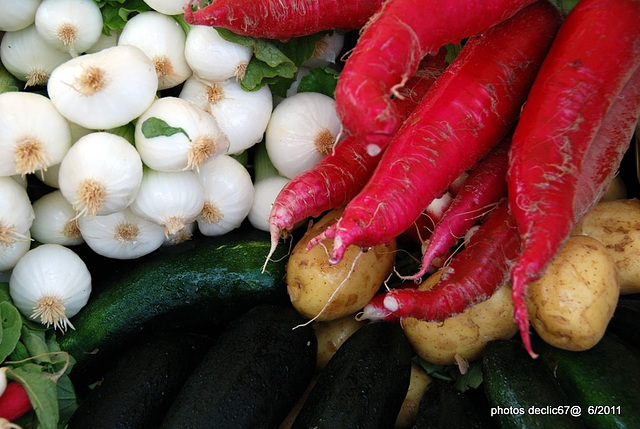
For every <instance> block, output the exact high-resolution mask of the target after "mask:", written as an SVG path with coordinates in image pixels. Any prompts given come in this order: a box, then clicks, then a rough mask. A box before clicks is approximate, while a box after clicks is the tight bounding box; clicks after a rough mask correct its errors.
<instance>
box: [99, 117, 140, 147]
mask: <svg viewBox="0 0 640 429" xmlns="http://www.w3.org/2000/svg"><path fill="white" fill-rule="evenodd" d="M105 131H106V132H107V133H111V134H115V135H117V136H120V137H123V138H124V139H126V140H127V141H128V142H129V143H131V144H134V141H135V137H134V136H135V133H136V127H135V125H133V122H129V123H128V124H124V125H121V126H119V127H116V128H109V129H108V130H105Z"/></svg>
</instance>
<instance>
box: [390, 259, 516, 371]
mask: <svg viewBox="0 0 640 429" xmlns="http://www.w3.org/2000/svg"><path fill="white" fill-rule="evenodd" d="M441 273H442V270H440V271H437V272H436V273H435V274H433V275H432V276H430V277H429V278H427V279H426V280H425V282H423V283H422V284H421V285H420V286H419V287H418V289H421V290H428V289H430V288H431V287H433V286H434V285H435V284H436V283H437V281H438V279H439V277H440V274H441ZM401 323H402V328H403V329H404V332H405V335H406V336H407V338H408V339H409V341H410V342H411V344H412V345H413V348H414V349H415V351H416V353H417V354H418V355H419V356H420V357H421V358H422V359H424V360H426V361H428V362H431V363H434V364H439V365H452V364H460V361H461V359H463V360H466V361H473V360H476V359H478V358H480V357H481V356H482V350H484V347H485V345H486V344H487V343H488V342H489V341H491V340H495V339H509V338H511V337H513V336H514V335H515V334H516V332H517V331H518V327H517V325H516V324H515V322H514V320H513V304H512V302H511V287H510V285H508V284H505V285H504V286H502V287H501V288H499V289H498V290H497V291H496V292H495V293H494V294H493V296H492V297H491V298H489V299H488V300H487V301H484V302H481V303H479V304H476V305H474V306H472V307H470V308H468V309H467V310H466V311H464V312H463V313H461V314H458V315H456V316H453V317H450V318H448V319H446V320H444V321H443V322H426V321H420V320H418V319H416V318H413V317H408V318H405V319H402V321H401Z"/></svg>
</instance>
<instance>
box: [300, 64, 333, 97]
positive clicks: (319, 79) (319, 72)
mask: <svg viewBox="0 0 640 429" xmlns="http://www.w3.org/2000/svg"><path fill="white" fill-rule="evenodd" d="M338 76H339V73H338V72H337V71H336V70H334V69H332V68H330V67H318V68H314V69H311V70H309V74H308V75H306V76H305V77H303V78H302V79H301V80H300V84H299V85H298V92H319V93H321V94H324V95H328V96H329V97H331V98H333V94H334V93H335V90H336V85H337V84H338Z"/></svg>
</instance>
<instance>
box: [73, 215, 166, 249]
mask: <svg viewBox="0 0 640 429" xmlns="http://www.w3.org/2000/svg"><path fill="white" fill-rule="evenodd" d="M78 227H79V228H80V232H81V233H82V237H84V240H85V241H86V242H87V244H88V245H89V247H90V248H91V249H92V250H93V251H94V252H96V253H97V254H99V255H102V256H105V257H107V258H113V259H135V258H139V257H141V256H144V255H147V254H149V253H151V252H153V251H154V250H156V249H157V248H159V247H160V246H161V245H162V244H163V242H164V239H165V235H164V229H163V228H162V227H161V226H160V225H158V224H157V223H154V222H150V221H148V220H146V219H143V218H141V217H140V216H137V215H135V214H134V213H133V212H132V211H131V210H130V209H129V208H126V209H124V210H123V211H120V212H116V213H112V214H109V215H105V216H95V217H89V216H84V217H81V218H79V219H78Z"/></svg>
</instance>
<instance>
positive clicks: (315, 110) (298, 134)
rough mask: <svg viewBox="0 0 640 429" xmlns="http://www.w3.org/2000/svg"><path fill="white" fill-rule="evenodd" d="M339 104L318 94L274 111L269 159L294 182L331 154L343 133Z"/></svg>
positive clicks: (308, 94)
mask: <svg viewBox="0 0 640 429" xmlns="http://www.w3.org/2000/svg"><path fill="white" fill-rule="evenodd" d="M341 127H342V126H341V123H340V119H339V118H338V114H337V112H336V108H335V101H334V100H333V99H332V98H331V97H329V96H327V95H324V94H320V93H317V92H301V93H298V94H295V95H292V96H291V97H288V98H286V99H284V100H283V101H282V102H281V103H280V104H278V105H277V106H276V108H275V109H273V113H272V115H271V119H270V120H269V125H268V126H267V130H266V133H265V143H266V147H267V152H268V154H269V158H270V159H271V162H273V165H274V166H275V167H276V168H277V169H278V171H279V172H280V174H282V175H283V176H285V177H288V178H290V179H292V178H294V177H295V176H297V175H299V174H300V173H303V172H304V171H306V170H308V169H310V168H311V167H313V166H314V165H316V164H317V163H318V162H319V161H320V160H321V159H322V158H323V157H324V156H325V155H326V154H328V153H330V152H331V150H332V148H333V146H334V144H335V143H336V140H337V137H338V135H339V133H340V130H341Z"/></svg>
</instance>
